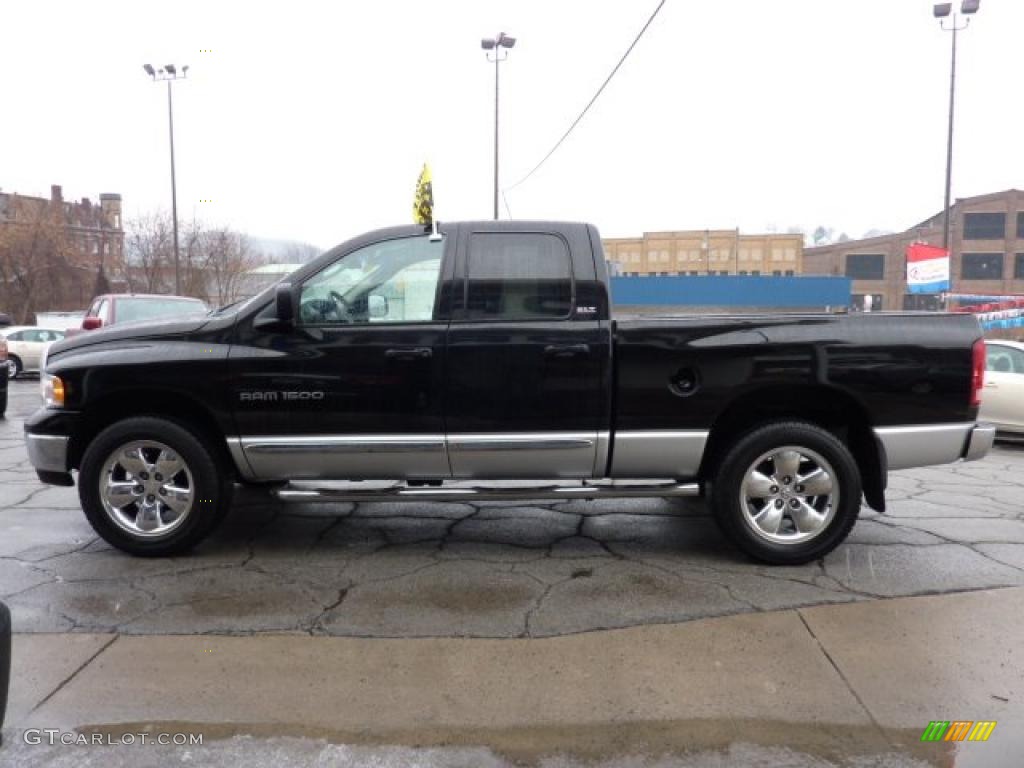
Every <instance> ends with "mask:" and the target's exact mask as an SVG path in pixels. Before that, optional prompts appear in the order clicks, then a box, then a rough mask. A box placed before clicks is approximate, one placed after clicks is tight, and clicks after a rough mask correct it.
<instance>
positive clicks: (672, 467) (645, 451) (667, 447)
mask: <svg viewBox="0 0 1024 768" xmlns="http://www.w3.org/2000/svg"><path fill="white" fill-rule="evenodd" d="M709 434H710V433H709V432H708V431H707V430H695V429H694V430H691V429H665V430H647V431H622V432H616V433H615V437H614V440H613V445H612V468H611V472H610V473H609V475H610V476H611V477H621V478H627V477H641V478H642V477H677V478H691V477H696V476H697V472H698V470H699V469H700V462H701V460H702V459H703V458H704V446H705V445H707V442H708V435H709Z"/></svg>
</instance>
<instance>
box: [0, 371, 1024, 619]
mask: <svg viewBox="0 0 1024 768" xmlns="http://www.w3.org/2000/svg"><path fill="white" fill-rule="evenodd" d="M37 403H38V386H37V382H36V381H34V380H31V379H29V380H18V381H15V382H12V383H11V404H10V407H9V409H8V415H7V419H6V420H4V421H0V598H2V599H3V600H4V601H5V602H7V604H8V605H9V606H10V607H11V611H12V614H13V617H14V628H15V631H16V632H22V633H25V632H30V633H31V632H93V633H103V632H116V633H123V634H229V635H250V634H259V633H300V634H311V635H337V636H354V637H493V638H509V637H546V636H555V635H563V634H572V633H577V632H585V631H589V630H597V629H608V628H617V627H630V626H636V625H648V624H665V623H674V622H682V621H688V620H692V619H697V618H704V617H710V616H721V615H727V614H738V613H749V612H758V611H768V610H777V609H784V608H795V607H802V606H812V605H819V604H825V603H839V602H850V601H863V600H874V599H880V598H889V597H896V596H909V595H921V594H938V593H950V592H959V591H968V590H978V589H989V588H995V587H1007V586H1019V585H1022V584H1024V448H1022V447H1016V446H1012V445H998V446H997V447H996V448H995V449H994V450H993V451H992V453H991V454H990V455H989V456H988V457H987V458H986V459H984V460H982V461H978V462H973V463H969V464H959V465H952V466H947V467H934V468H926V469H920V470H911V471H905V472H897V473H893V474H892V475H891V476H890V488H889V491H888V500H889V509H888V511H887V512H886V514H884V515H881V514H878V513H876V512H873V511H872V510H870V509H868V508H867V507H865V508H863V510H862V513H861V519H860V521H859V522H858V523H857V525H856V526H855V528H854V529H853V533H852V534H851V536H850V538H849V539H848V541H847V542H846V543H845V544H844V545H843V546H841V547H839V548H838V549H837V550H836V551H835V552H833V553H832V554H831V555H829V556H828V557H827V558H825V559H824V560H821V561H818V562H817V563H815V564H811V565H807V566H800V567H769V566H763V565H759V564H755V563H752V562H751V561H749V560H747V559H746V558H744V557H743V556H742V555H741V554H740V553H739V552H737V551H736V550H735V549H733V548H732V546H731V545H730V544H729V543H728V542H727V541H726V540H725V539H724V538H723V537H722V536H721V535H720V534H719V532H718V530H717V528H716V527H715V525H714V522H713V520H712V519H711V517H710V516H709V512H708V510H707V509H706V507H705V506H704V504H703V502H701V501H700V500H690V499H672V500H662V499H610V500H596V501H583V500H573V501H569V502H562V503H550V502H514V503H513V502H479V503H472V504H462V503H459V504H451V503H421V504H412V503H382V502H374V503H360V504H283V503H280V502H277V501H274V500H273V499H271V498H269V497H268V496H267V495H266V494H265V493H263V492H259V491H251V490H242V489H239V492H238V493H237V494H236V500H235V505H234V508H233V509H232V511H231V513H230V515H229V516H228V518H227V520H226V521H225V523H224V525H223V526H222V527H221V528H220V529H219V531H218V532H217V533H216V534H215V535H214V536H213V537H211V538H210V539H209V540H208V541H206V542H204V543H203V544H202V545H201V546H200V547H199V548H198V549H196V550H195V552H194V553H192V554H191V555H189V556H185V557H178V558H168V559H140V558H133V557H130V556H128V555H125V554H122V553H120V552H118V551H116V550H113V549H111V548H110V547H109V546H107V545H106V544H105V543H104V542H103V541H102V540H100V539H98V538H97V537H96V535H95V534H94V533H93V532H92V529H91V528H90V527H89V525H88V523H87V522H86V520H85V518H84V516H83V515H82V513H81V510H80V509H79V506H78V498H77V491H76V489H74V488H56V487H49V486H43V485H41V484H40V483H39V482H38V481H37V479H36V477H35V474H34V472H33V471H32V468H31V466H30V465H29V463H28V458H27V455H26V452H25V447H24V442H23V439H22V421H23V419H24V417H25V416H27V415H28V414H29V413H31V411H32V410H34V408H35V407H36V404H37Z"/></svg>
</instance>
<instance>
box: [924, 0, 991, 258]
mask: <svg viewBox="0 0 1024 768" xmlns="http://www.w3.org/2000/svg"><path fill="white" fill-rule="evenodd" d="M980 5H981V0H963V2H962V3H961V5H960V13H962V14H963V15H964V16H971V15H972V14H975V13H977V12H978V7H979V6H980ZM952 10H953V4H952V3H936V4H935V6H934V7H933V8H932V13H933V14H934V15H935V18H937V19H938V20H939V26H940V27H942V29H943V31H945V32H952V33H953V53H952V56H951V59H950V68H949V131H948V133H947V135H946V198H945V206H944V207H943V209H942V247H943V248H945V249H946V250H947V251H948V250H949V240H950V237H949V231H950V221H949V203H950V193H951V191H952V184H953V107H954V104H955V99H956V35H957V32H960V31H962V30H964V29H967V27H968V25H969V24H970V23H971V20H970V19H969V18H967V19H964V23H963V25H962V26H959V25H957V16H956V13H952ZM951 14H952V21H951V24H950V26H948V27H947V26H946V24H945V23H944V21H943V20H944V19H945V18H946V17H948V16H950V15H951Z"/></svg>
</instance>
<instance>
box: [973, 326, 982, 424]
mask: <svg viewBox="0 0 1024 768" xmlns="http://www.w3.org/2000/svg"><path fill="white" fill-rule="evenodd" d="M971 352H972V362H971V407H972V408H977V407H978V406H979V405H981V388H982V387H984V386H985V340H984V339H978V340H977V341H976V342H974V347H973V349H972V350H971Z"/></svg>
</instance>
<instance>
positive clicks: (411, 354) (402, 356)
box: [384, 347, 434, 360]
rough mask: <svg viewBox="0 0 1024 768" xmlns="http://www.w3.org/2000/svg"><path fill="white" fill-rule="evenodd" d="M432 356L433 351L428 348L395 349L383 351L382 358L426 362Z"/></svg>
mask: <svg viewBox="0 0 1024 768" xmlns="http://www.w3.org/2000/svg"><path fill="white" fill-rule="evenodd" d="M433 355H434V350H432V349H431V348H430V347H396V348H394V349H386V350H384V357H386V358H388V359H389V360H426V359H427V358H429V357H433Z"/></svg>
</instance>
